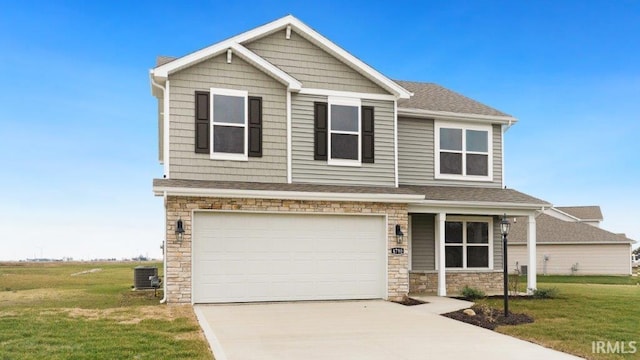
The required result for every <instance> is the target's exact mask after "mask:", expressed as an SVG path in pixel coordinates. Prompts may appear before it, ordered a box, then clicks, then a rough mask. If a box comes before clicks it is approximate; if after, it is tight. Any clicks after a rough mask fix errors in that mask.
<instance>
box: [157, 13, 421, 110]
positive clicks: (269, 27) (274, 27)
mask: <svg viewBox="0 0 640 360" xmlns="http://www.w3.org/2000/svg"><path fill="white" fill-rule="evenodd" d="M288 25H291V26H292V27H293V28H295V29H296V30H298V31H299V32H300V33H301V35H304V36H305V38H307V39H309V40H312V42H314V43H315V44H317V45H319V46H321V47H322V48H323V49H325V50H326V51H328V52H329V53H331V54H332V55H334V56H336V57H338V58H340V59H341V60H342V61H345V62H346V63H348V64H350V65H351V67H352V68H354V69H355V70H357V71H358V72H360V73H361V74H363V75H365V76H366V77H367V78H370V79H371V80H373V81H374V82H376V83H377V84H378V85H380V86H382V87H384V88H385V89H387V90H388V91H390V92H392V93H393V94H394V95H396V96H397V97H398V98H401V99H408V98H409V97H411V96H412V95H413V94H412V93H411V92H409V91H407V90H406V89H404V88H403V87H401V86H400V85H398V84H396V83H395V82H393V81H392V80H391V79H389V78H387V77H386V76H384V75H382V74H381V73H379V72H378V71H376V70H375V69H373V68H372V67H370V66H369V65H367V64H365V63H364V62H362V61H361V60H359V59H358V58H356V57H355V56H353V55H351V54H349V53H348V52H347V51H345V50H343V49H342V48H340V47H339V46H337V45H336V44H334V43H333V42H331V41H330V40H329V39H327V38H325V37H324V36H322V35H320V33H318V32H316V31H315V30H313V29H312V28H310V27H309V26H307V25H305V24H304V23H303V22H302V21H300V20H298V19H297V18H295V17H293V16H292V15H287V16H285V17H283V18H280V19H278V20H275V21H272V22H270V23H268V24H265V25H262V26H259V27H257V28H255V29H253V30H249V31H246V32H244V33H242V34H239V35H236V36H234V37H232V38H229V39H227V40H224V41H222V42H220V43H217V44H214V45H211V46H208V47H206V48H204V49H201V50H198V51H195V52H193V53H191V54H188V55H186V56H183V57H181V58H179V59H176V60H173V61H171V62H169V63H167V64H164V65H161V66H158V67H156V68H155V69H152V73H153V74H154V76H155V77H157V78H159V79H166V78H167V77H168V76H169V74H171V73H174V72H176V71H179V70H181V69H183V68H185V67H188V66H190V65H191V64H194V63H196V62H200V61H203V60H206V59H208V58H210V57H213V56H216V55H217V54H219V53H220V52H221V51H224V50H226V49H227V48H229V47H231V46H232V45H234V44H241V43H244V42H247V41H251V40H253V39H256V38H259V37H263V36H266V35H269V34H271V33H273V32H275V31H278V30H280V29H283V28H285V27H286V26H288Z"/></svg>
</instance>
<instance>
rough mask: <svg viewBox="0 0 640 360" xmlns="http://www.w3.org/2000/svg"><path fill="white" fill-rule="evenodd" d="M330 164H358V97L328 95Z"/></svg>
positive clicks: (359, 139) (328, 160)
mask: <svg viewBox="0 0 640 360" xmlns="http://www.w3.org/2000/svg"><path fill="white" fill-rule="evenodd" d="M328 100H329V114H328V115H329V116H328V118H329V139H328V140H329V144H328V145H329V146H328V148H329V154H328V155H329V157H328V159H327V162H328V164H330V165H355V166H357V165H360V158H361V152H360V151H361V141H362V140H361V137H360V99H350V98H338V97H329V99H328Z"/></svg>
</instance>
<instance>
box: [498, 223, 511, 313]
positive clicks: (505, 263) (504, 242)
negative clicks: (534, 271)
mask: <svg viewBox="0 0 640 360" xmlns="http://www.w3.org/2000/svg"><path fill="white" fill-rule="evenodd" d="M510 227H511V224H510V223H509V220H507V214H504V215H503V216H502V221H501V222H500V233H501V234H502V258H503V261H502V265H503V266H502V267H503V270H502V273H503V275H502V276H503V277H504V317H508V316H509V274H508V272H507V266H508V264H509V263H508V261H507V235H509V228H510Z"/></svg>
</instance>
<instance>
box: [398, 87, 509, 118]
mask: <svg viewBox="0 0 640 360" xmlns="http://www.w3.org/2000/svg"><path fill="white" fill-rule="evenodd" d="M395 82H396V83H398V84H399V85H400V86H402V87H403V88H405V89H407V90H409V91H411V92H412V93H413V94H414V95H413V96H412V97H411V98H410V99H400V100H398V107H399V108H407V109H420V110H431V111H448V112H454V113H464V114H476V115H492V116H511V115H508V114H505V113H503V112H502V111H500V110H496V109H494V108H492V107H489V106H487V105H484V104H482V103H479V102H477V101H475V100H473V99H470V98H468V97H466V96H464V95H461V94H458V93H457V92H455V91H451V90H449V89H447V88H444V87H442V86H440V85H437V84H434V83H421V82H414V81H401V80H395Z"/></svg>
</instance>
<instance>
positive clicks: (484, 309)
mask: <svg viewBox="0 0 640 360" xmlns="http://www.w3.org/2000/svg"><path fill="white" fill-rule="evenodd" d="M471 310H473V312H474V313H475V315H468V314H466V313H465V311H468V309H465V310H459V311H454V312H450V313H446V314H442V316H446V317H448V318H451V319H454V320H458V321H462V322H466V323H467V324H472V325H476V326H480V327H483V328H485V329H489V330H495V328H496V327H498V326H501V325H520V324H530V323H532V322H533V318H532V317H531V316H529V315H527V314H516V313H509V316H508V317H505V316H504V311H503V310H498V309H494V308H491V307H489V306H486V305H474V306H473V307H471Z"/></svg>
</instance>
